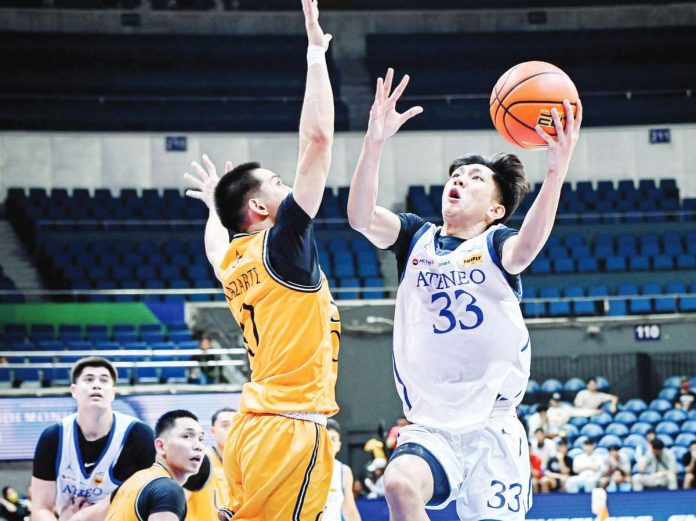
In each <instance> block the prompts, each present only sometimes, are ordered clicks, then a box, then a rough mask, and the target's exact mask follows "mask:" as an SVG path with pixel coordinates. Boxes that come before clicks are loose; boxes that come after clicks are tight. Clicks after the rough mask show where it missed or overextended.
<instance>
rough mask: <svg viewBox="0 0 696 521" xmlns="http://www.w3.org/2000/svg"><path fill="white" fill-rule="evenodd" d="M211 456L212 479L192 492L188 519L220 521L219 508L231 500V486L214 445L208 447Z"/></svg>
mask: <svg viewBox="0 0 696 521" xmlns="http://www.w3.org/2000/svg"><path fill="white" fill-rule="evenodd" d="M207 451H208V456H209V457H210V463H211V469H210V479H209V480H208V482H207V483H206V484H205V486H204V487H203V488H202V489H200V490H199V491H197V492H192V493H191V495H190V496H189V498H188V501H187V512H188V513H187V514H186V521H218V519H219V518H218V509H219V508H222V507H226V506H227V505H228V504H229V501H230V487H229V485H228V484H227V479H225V470H224V469H223V468H222V458H221V457H220V454H219V453H218V451H217V450H215V449H214V448H212V447H209V448H208V449H207Z"/></svg>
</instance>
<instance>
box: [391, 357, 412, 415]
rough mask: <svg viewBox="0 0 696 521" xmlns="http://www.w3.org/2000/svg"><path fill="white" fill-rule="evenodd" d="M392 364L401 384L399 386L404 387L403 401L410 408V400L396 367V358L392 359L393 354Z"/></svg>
mask: <svg viewBox="0 0 696 521" xmlns="http://www.w3.org/2000/svg"><path fill="white" fill-rule="evenodd" d="M392 365H393V366H394V374H395V375H396V379H397V381H398V382H399V383H400V384H401V387H403V388H404V401H405V402H406V406H407V407H408V408H409V409H411V408H412V406H411V400H409V399H408V391H407V390H406V386H405V385H404V381H403V380H402V379H401V376H400V375H399V370H398V369H397V368H396V360H395V359H394V355H392Z"/></svg>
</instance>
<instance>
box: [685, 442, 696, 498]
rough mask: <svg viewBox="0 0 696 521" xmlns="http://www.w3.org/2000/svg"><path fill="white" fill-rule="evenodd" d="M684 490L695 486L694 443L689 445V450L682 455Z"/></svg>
mask: <svg viewBox="0 0 696 521" xmlns="http://www.w3.org/2000/svg"><path fill="white" fill-rule="evenodd" d="M682 463H683V464H684V488H691V487H693V486H694V485H695V484H696V441H692V442H691V443H689V450H688V451H687V452H686V453H685V454H684V459H683V460H682Z"/></svg>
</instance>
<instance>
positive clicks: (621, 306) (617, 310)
mask: <svg viewBox="0 0 696 521" xmlns="http://www.w3.org/2000/svg"><path fill="white" fill-rule="evenodd" d="M608 302H609V309H608V310H607V315H608V316H613V317H616V316H624V315H627V314H628V305H627V303H626V300H622V299H612V300H609V301H608Z"/></svg>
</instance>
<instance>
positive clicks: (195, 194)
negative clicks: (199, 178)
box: [184, 190, 203, 199]
mask: <svg viewBox="0 0 696 521" xmlns="http://www.w3.org/2000/svg"><path fill="white" fill-rule="evenodd" d="M184 193H185V194H186V195H187V196H188V197H191V198H192V199H203V192H199V191H198V190H186V192H184Z"/></svg>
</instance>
